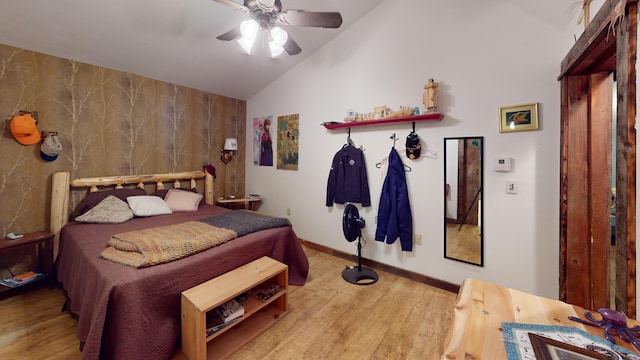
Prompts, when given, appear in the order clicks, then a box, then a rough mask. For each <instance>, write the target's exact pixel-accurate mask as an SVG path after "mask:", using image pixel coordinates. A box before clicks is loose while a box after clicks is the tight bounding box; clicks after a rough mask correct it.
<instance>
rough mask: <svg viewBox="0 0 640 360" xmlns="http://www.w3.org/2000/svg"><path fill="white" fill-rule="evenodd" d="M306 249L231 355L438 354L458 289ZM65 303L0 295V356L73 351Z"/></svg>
mask: <svg viewBox="0 0 640 360" xmlns="http://www.w3.org/2000/svg"><path fill="white" fill-rule="evenodd" d="M305 252H306V253H307V256H308V257H309V262H310V271H309V277H308V280H307V283H306V284H305V285H304V286H290V288H289V289H290V293H289V313H288V314H287V315H286V316H284V317H283V318H282V319H281V320H280V321H278V322H277V323H275V324H274V325H273V326H272V327H271V328H269V329H268V330H267V331H266V332H264V333H263V334H261V335H260V336H259V337H257V338H256V339H254V340H253V341H252V342H250V343H249V344H247V345H246V346H245V347H244V348H242V349H241V350H240V351H238V352H237V353H235V354H234V355H233V357H232V358H231V359H235V360H239V359H439V358H440V355H441V353H442V349H443V346H444V337H445V336H446V333H447V331H448V328H449V323H450V319H451V315H452V311H453V304H454V301H455V297H456V294H454V293H451V292H448V291H445V290H441V289H438V288H434V287H431V286H428V285H425V284H422V283H419V282H416V281H412V280H408V279H405V278H402V277H399V276H396V275H392V274H389V273H386V272H384V271H381V270H376V272H377V273H378V275H379V277H380V280H379V281H378V282H377V283H376V284H373V285H368V286H359V285H353V284H350V283H348V282H346V281H344V280H343V279H342V277H341V275H340V274H341V271H342V269H343V268H344V267H345V265H352V264H351V263H349V262H348V261H346V260H343V259H340V258H338V257H335V256H332V255H328V254H326V253H323V252H320V251H318V250H314V249H310V248H308V247H305ZM63 303H64V296H63V294H62V290H60V289H54V290H48V289H46V288H41V289H37V290H33V291H31V292H28V293H25V294H21V295H18V296H15V297H13V298H9V299H6V300H3V301H0V323H1V324H2V325H0V328H2V331H1V332H0V359H79V358H80V356H81V353H80V351H79V350H78V349H79V342H78V339H77V338H76V336H75V331H76V325H77V322H76V320H75V319H73V318H72V317H71V316H69V315H68V314H66V313H62V312H61V311H60V309H61V307H62V305H63ZM183 359H186V357H185V356H184V355H183V354H182V352H181V351H180V350H177V351H176V354H175V355H174V357H173V360H183Z"/></svg>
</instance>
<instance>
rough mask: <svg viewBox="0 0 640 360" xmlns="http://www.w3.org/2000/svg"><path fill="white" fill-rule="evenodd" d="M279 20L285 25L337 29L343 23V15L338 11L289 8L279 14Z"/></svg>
mask: <svg viewBox="0 0 640 360" xmlns="http://www.w3.org/2000/svg"><path fill="white" fill-rule="evenodd" d="M278 21H279V22H280V23H282V24H284V25H293V26H310V27H322V28H332V29H336V28H339V27H340V25H342V15H340V13H338V12H314V11H304V10H287V11H283V12H281V13H280V14H278Z"/></svg>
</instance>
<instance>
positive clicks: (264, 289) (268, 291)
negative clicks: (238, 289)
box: [249, 281, 284, 301]
mask: <svg viewBox="0 0 640 360" xmlns="http://www.w3.org/2000/svg"><path fill="white" fill-rule="evenodd" d="M282 290H284V289H283V288H282V286H280V285H279V284H278V283H276V282H275V281H267V282H265V283H262V284H260V285H258V286H257V287H255V288H253V289H251V290H249V295H251V296H253V297H255V298H257V299H258V300H260V301H267V300H269V299H271V298H272V297H273V296H274V295H277V294H278V293H279V292H280V291H282Z"/></svg>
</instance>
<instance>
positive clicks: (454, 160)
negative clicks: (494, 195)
mask: <svg viewBox="0 0 640 360" xmlns="http://www.w3.org/2000/svg"><path fill="white" fill-rule="evenodd" d="M483 140H484V139H483V137H481V136H476V137H456V138H445V139H444V184H445V188H444V208H445V212H444V213H445V215H444V257H445V258H447V259H452V260H457V261H462V262H465V263H468V264H473V265H478V266H483V259H484V256H483V248H484V247H483V243H482V239H483V235H482V230H483V224H482V208H483V202H484V199H483V196H482V183H483V181H482V180H483V174H482V160H483Z"/></svg>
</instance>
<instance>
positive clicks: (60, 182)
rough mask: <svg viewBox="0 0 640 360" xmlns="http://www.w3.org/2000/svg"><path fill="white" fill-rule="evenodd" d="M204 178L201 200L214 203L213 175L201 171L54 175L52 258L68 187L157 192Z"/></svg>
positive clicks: (65, 209)
mask: <svg viewBox="0 0 640 360" xmlns="http://www.w3.org/2000/svg"><path fill="white" fill-rule="evenodd" d="M202 178H204V201H205V203H207V204H213V176H212V175H211V174H209V173H208V172H204V171H188V172H179V173H166V174H149V175H124V176H106V177H95V178H79V179H73V180H70V173H69V172H68V171H59V172H56V173H54V174H53V177H52V185H51V218H50V226H49V228H50V231H51V233H53V234H54V236H55V237H54V243H53V257H54V259H55V258H57V257H58V248H59V245H60V230H61V229H62V227H63V226H64V225H65V224H66V223H67V221H68V218H69V196H70V193H71V188H83V187H84V188H89V192H95V191H98V187H100V186H102V187H104V186H113V187H115V188H116V189H121V188H123V187H124V185H128V184H136V185H137V187H139V188H142V189H144V184H148V183H155V184H156V190H162V189H164V182H173V187H174V188H179V187H180V181H181V180H189V181H190V187H191V188H192V189H195V187H196V180H200V179H202Z"/></svg>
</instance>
